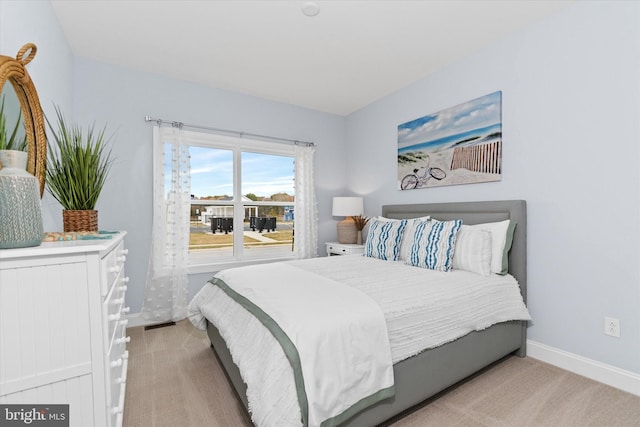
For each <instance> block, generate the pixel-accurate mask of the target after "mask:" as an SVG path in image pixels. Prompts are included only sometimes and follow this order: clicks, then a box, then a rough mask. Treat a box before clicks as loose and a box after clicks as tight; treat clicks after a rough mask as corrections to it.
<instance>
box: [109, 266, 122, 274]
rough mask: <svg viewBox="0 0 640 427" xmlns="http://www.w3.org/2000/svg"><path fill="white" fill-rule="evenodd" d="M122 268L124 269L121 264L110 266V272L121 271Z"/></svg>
mask: <svg viewBox="0 0 640 427" xmlns="http://www.w3.org/2000/svg"><path fill="white" fill-rule="evenodd" d="M121 269H122V266H121V265H116V266H115V267H110V268H109V273H120V270H121Z"/></svg>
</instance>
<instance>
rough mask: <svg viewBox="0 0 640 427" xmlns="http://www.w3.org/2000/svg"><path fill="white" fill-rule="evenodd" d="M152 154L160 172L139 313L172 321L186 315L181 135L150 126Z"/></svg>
mask: <svg viewBox="0 0 640 427" xmlns="http://www.w3.org/2000/svg"><path fill="white" fill-rule="evenodd" d="M165 150H166V151H165ZM153 156H154V159H153V167H154V168H161V170H155V171H154V177H155V178H154V180H155V182H154V183H153V231H152V235H151V256H150V258H149V268H148V270H147V283H146V286H145V293H144V301H143V304H142V312H141V313H142V317H143V318H144V319H146V320H151V321H154V322H166V321H170V320H173V321H177V320H181V319H184V318H185V317H186V314H187V285H188V276H187V261H188V255H189V219H190V204H189V201H190V199H191V175H190V161H189V147H188V145H186V144H184V142H183V131H182V130H181V129H179V128H175V127H171V128H169V127H158V126H154V128H153ZM167 156H170V157H167ZM169 158H170V159H171V171H165V170H164V168H163V166H162V165H163V164H164V163H165V161H164V160H165V159H169ZM169 174H170V176H169Z"/></svg>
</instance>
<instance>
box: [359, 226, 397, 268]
mask: <svg viewBox="0 0 640 427" xmlns="http://www.w3.org/2000/svg"><path fill="white" fill-rule="evenodd" d="M406 227H407V220H406V219H403V220H400V221H380V220H377V219H375V220H373V223H372V224H371V225H370V226H369V234H368V235H367V241H366V243H365V245H364V256H368V257H371V258H379V259H382V260H385V261H397V260H398V257H399V256H400V243H401V242H402V234H403V233H404V229H405V228H406Z"/></svg>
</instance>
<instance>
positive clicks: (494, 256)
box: [470, 219, 516, 275]
mask: <svg viewBox="0 0 640 427" xmlns="http://www.w3.org/2000/svg"><path fill="white" fill-rule="evenodd" d="M470 227H473V228H476V229H479V230H486V231H489V232H490V233H491V272H492V273H496V274H503V275H504V274H507V273H508V272H509V250H510V249H511V244H512V243H513V231H514V229H515V227H516V224H515V222H511V220H509V219H505V220H504V221H499V222H487V223H484V224H474V225H471V226H470Z"/></svg>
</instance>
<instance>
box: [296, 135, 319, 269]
mask: <svg viewBox="0 0 640 427" xmlns="http://www.w3.org/2000/svg"><path fill="white" fill-rule="evenodd" d="M314 154H315V148H314V147H312V146H310V147H304V146H299V145H296V147H295V159H296V160H295V162H296V175H295V183H296V184H295V185H296V199H295V218H296V219H295V225H294V227H295V228H294V233H295V235H294V238H295V248H296V257H297V258H312V257H315V256H317V254H318V204H317V202H316V190H315V182H314V178H313V174H314V171H313V156H314Z"/></svg>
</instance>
